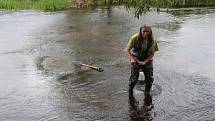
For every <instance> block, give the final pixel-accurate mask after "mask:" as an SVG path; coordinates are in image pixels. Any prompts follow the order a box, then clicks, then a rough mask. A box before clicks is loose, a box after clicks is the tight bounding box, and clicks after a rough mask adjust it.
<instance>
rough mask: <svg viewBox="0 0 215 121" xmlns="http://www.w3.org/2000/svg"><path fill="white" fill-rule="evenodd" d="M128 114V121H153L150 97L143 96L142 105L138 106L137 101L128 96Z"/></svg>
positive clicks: (147, 95)
mask: <svg viewBox="0 0 215 121" xmlns="http://www.w3.org/2000/svg"><path fill="white" fill-rule="evenodd" d="M128 102H129V105H130V106H129V108H130V110H129V113H130V121H152V120H153V116H152V114H153V109H154V105H153V104H152V96H151V95H150V94H145V97H144V101H143V105H142V106H140V105H141V104H139V101H137V99H136V98H135V96H134V95H130V96H129V101H128Z"/></svg>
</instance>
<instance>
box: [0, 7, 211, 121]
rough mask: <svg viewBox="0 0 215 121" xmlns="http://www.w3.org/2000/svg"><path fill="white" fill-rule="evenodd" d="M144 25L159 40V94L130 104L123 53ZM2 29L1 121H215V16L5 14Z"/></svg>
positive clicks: (138, 95) (118, 11) (118, 10)
mask: <svg viewBox="0 0 215 121" xmlns="http://www.w3.org/2000/svg"><path fill="white" fill-rule="evenodd" d="M142 23H146V24H149V25H151V26H152V27H153V31H154V34H155V38H156V39H157V40H158V42H159V49H160V51H159V52H158V53H157V54H156V56H155V59H154V75H155V82H154V92H156V91H157V93H155V94H154V95H152V96H146V97H145V96H144V94H143V92H142V91H138V90H135V94H134V97H130V98H129V97H128V93H127V84H128V78H129V74H130V70H129V61H128V59H127V58H126V57H125V55H124V54H123V53H122V50H123V48H124V47H125V46H126V44H127V41H128V39H129V37H130V36H131V35H132V34H134V33H136V32H137V31H138V28H139V26H140V25H141V24H142ZM0 27H1V29H0V38H1V39H0V41H1V44H0V63H1V64H0V68H1V70H0V120H3V121H8V120H9V121H23V120H33V121H34V120H35V121H38V120H41V121H49V120H51V121H62V120H63V121H96V120H97V121H139V120H153V121H161V120H168V121H172V120H180V121H181V120H184V121H187V120H199V121H202V120H215V116H214V114H215V109H214V106H215V103H214V102H215V98H214V96H215V95H214V94H215V93H214V92H215V89H214V85H215V82H214V80H215V76H214V72H215V69H214V68H213V67H214V62H215V57H214V53H215V49H214V48H213V46H214V45H215V42H214V41H213V38H214V37H215V36H214V31H215V29H214V28H215V13H214V10H198V9H197V10H193V11H188V12H187V14H183V16H174V15H173V14H170V13H165V12H161V13H159V14H158V13H154V12H152V13H149V14H148V15H145V16H142V17H141V18H140V20H137V19H135V18H134V17H133V15H132V14H129V13H127V12H126V11H125V10H124V9H123V8H122V7H114V8H112V9H111V10H107V9H95V10H68V11H62V12H56V13H38V12H33V11H20V12H11V11H2V10H1V11H0ZM79 63H86V64H92V65H95V66H98V67H102V68H103V69H104V72H102V73H101V72H96V71H94V70H90V69H88V68H83V67H80V66H78V64H79Z"/></svg>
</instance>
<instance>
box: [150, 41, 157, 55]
mask: <svg viewBox="0 0 215 121" xmlns="http://www.w3.org/2000/svg"><path fill="white" fill-rule="evenodd" d="M156 51H158V44H157V42H156V40H154V41H153V43H152V46H151V48H150V50H149V53H154V52H156Z"/></svg>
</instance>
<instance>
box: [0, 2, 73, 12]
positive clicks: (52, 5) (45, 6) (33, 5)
mask: <svg viewBox="0 0 215 121" xmlns="http://www.w3.org/2000/svg"><path fill="white" fill-rule="evenodd" d="M69 2H70V0H0V9H15V10H19V9H38V10H44V11H55V10H59V9H64V8H67V7H68V6H69Z"/></svg>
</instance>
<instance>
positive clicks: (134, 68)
mask: <svg viewBox="0 0 215 121" xmlns="http://www.w3.org/2000/svg"><path fill="white" fill-rule="evenodd" d="M140 46H141V45H139V46H138V47H140ZM150 46H151V45H150V42H148V43H147V49H146V52H145V53H144V56H143V59H142V60H138V59H137V60H136V61H143V60H144V59H146V58H147V57H148V53H149V49H150ZM140 50H141V48H138V51H140ZM138 53H139V52H138ZM140 70H142V71H143V73H144V76H145V94H147V93H149V92H150V89H151V87H152V83H153V81H154V78H153V61H152V60H150V61H149V62H148V63H146V64H145V65H139V64H138V63H135V64H131V76H130V78H129V95H133V89H134V86H135V85H136V83H137V81H138V78H139V72H140Z"/></svg>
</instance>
